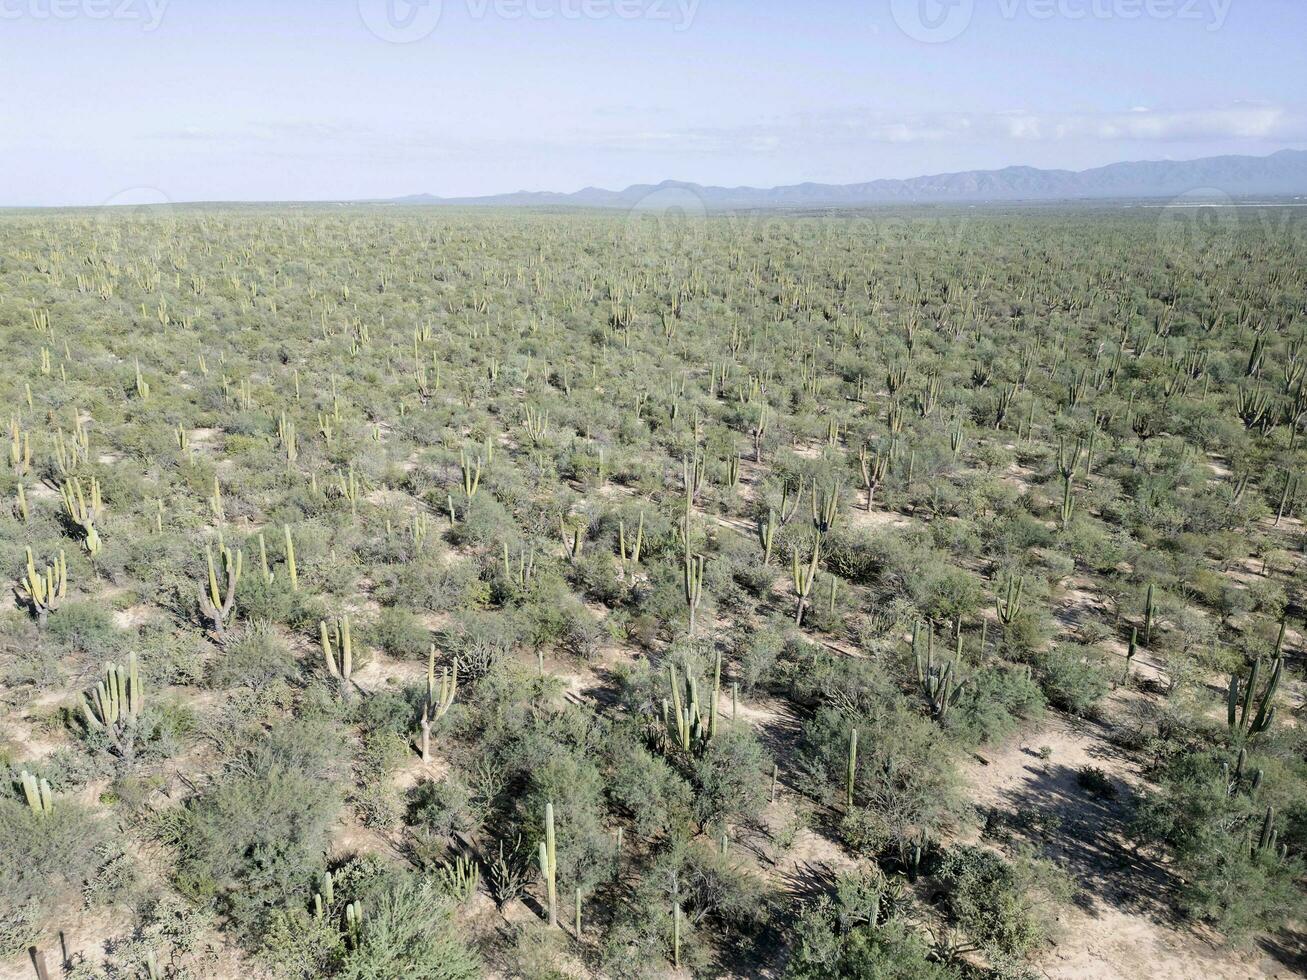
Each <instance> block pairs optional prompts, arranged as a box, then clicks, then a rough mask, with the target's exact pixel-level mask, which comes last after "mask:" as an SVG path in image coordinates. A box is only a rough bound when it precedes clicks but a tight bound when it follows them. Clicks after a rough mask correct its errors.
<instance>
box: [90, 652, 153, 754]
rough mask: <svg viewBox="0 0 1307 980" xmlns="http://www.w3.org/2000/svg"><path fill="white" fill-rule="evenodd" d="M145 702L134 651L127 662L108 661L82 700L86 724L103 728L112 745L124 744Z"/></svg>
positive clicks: (98, 728) (120, 746)
mask: <svg viewBox="0 0 1307 980" xmlns="http://www.w3.org/2000/svg"><path fill="white" fill-rule="evenodd" d="M144 704H145V692H144V689H143V688H142V687H141V677H140V671H139V670H138V667H137V662H136V654H135V653H131V654H128V657H127V664H126V666H123V665H121V664H114V663H107V664H105V665H104V679H103V680H101V681H99V682H97V683H96V685H95V690H94V691H93V692H92V694H91V696H90V697H86V698H84V699H83V701H82V714H83V715H84V716H85V718H86V725H87V727H88V728H91V729H94V730H96V731H102V732H104V733H105V734H106V735H108V736H109V738H110V740H111V741H112V742H113V743H114V745H116V746H118V747H119V748H122V747H123V738H124V736H125V735H127V734H128V733H129V732H130V731H131V729H132V727H133V726H134V725H135V724H136V721H137V719H139V718H140V716H141V711H142V709H143V707H144Z"/></svg>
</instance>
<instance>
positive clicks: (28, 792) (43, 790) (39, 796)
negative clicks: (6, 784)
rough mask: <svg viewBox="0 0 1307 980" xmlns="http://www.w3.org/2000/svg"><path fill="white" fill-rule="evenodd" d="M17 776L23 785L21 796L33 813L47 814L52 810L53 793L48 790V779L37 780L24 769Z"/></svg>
mask: <svg viewBox="0 0 1307 980" xmlns="http://www.w3.org/2000/svg"><path fill="white" fill-rule="evenodd" d="M18 778H19V782H20V783H21V784H22V787H23V796H25V797H26V798H27V805H28V806H29V807H31V808H32V811H33V812H34V813H39V814H41V815H42V816H49V815H50V814H51V813H53V812H54V794H53V793H52V792H51V791H50V783H49V780H46V779H40V780H38V779H37V778H36V777H35V776H33V775H32V774H31V773H30V772H28V771H27V770H26V769H24V770H23V771H22V773H21V774H20V775H19V777H18Z"/></svg>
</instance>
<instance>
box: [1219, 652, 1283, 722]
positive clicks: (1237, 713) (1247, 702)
mask: <svg viewBox="0 0 1307 980" xmlns="http://www.w3.org/2000/svg"><path fill="white" fill-rule="evenodd" d="M1261 669H1262V664H1261V661H1260V660H1257V661H1254V662H1253V666H1252V670H1251V671H1250V672H1249V674H1248V681H1247V683H1246V684H1245V685H1244V689H1243V697H1242V699H1241V698H1240V697H1239V676H1238V675H1237V674H1231V675H1230V684H1229V687H1228V688H1227V691H1226V722H1227V724H1228V725H1229V728H1230V731H1231V732H1237V733H1238V734H1239V735H1240V736H1242V737H1249V738H1250V737H1252V736H1253V735H1260V734H1261V733H1262V732H1264V731H1266V730H1267V729H1268V728H1270V727H1271V722H1273V721H1274V720H1275V704H1274V701H1275V692H1276V691H1277V690H1278V689H1279V686H1280V677H1281V675H1282V674H1283V672H1284V657H1283V656H1279V657H1276V658H1275V663H1274V664H1273V665H1272V667H1271V677H1270V679H1269V680H1268V681H1267V682H1266V687H1265V688H1264V689H1263V690H1262V691H1261V693H1260V694H1259V693H1258V691H1257V687H1258V683H1257V681H1258V676H1259V674H1260V673H1261ZM1254 705H1256V711H1254V710H1253V708H1254Z"/></svg>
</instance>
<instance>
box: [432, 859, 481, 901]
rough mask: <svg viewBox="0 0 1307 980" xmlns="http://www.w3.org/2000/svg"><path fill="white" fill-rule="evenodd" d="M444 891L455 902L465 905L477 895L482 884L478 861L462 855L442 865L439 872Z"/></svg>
mask: <svg viewBox="0 0 1307 980" xmlns="http://www.w3.org/2000/svg"><path fill="white" fill-rule="evenodd" d="M439 875H440V879H441V883H442V885H443V886H444V890H445V892H446V893H448V894H449V896H450V897H451V898H453V899H454V901H455V902H459V903H463V902H466V901H467V900H468V899H469V898H471V897H472V896H473V895H474V894H476V890H477V886H478V885H479V884H480V883H481V869H480V868H478V867H477V864H476V861H474V860H472V859H471V858H469V857H464V856H463V855H462V854H459V855H456V856H455V857H454V859H453V860H452V861H449V862H446V863H445V864H443V865H441V867H440V871H439Z"/></svg>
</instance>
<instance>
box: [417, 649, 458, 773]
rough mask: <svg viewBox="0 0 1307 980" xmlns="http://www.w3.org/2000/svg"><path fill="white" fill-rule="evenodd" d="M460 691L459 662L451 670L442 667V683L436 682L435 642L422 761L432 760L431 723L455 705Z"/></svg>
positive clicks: (423, 722) (431, 653) (429, 659)
mask: <svg viewBox="0 0 1307 980" xmlns="http://www.w3.org/2000/svg"><path fill="white" fill-rule="evenodd" d="M457 691H458V663H457V662H455V663H454V669H453V671H452V672H451V671H450V669H449V668H448V667H442V668H441V669H440V684H439V686H437V684H436V646H435V644H434V643H433V644H432V645H431V649H430V651H429V652H428V654H427V699H426V701H425V702H424V703H423V705H422V720H421V726H422V762H423V763H424V764H425V763H429V762H430V761H431V724H432V722H436V721H439V720H440V719H441V718H443V717H445V715H447V714H448V713H449V709H450V708H451V707H453V704H454V695H455V693H456V692H457Z"/></svg>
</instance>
